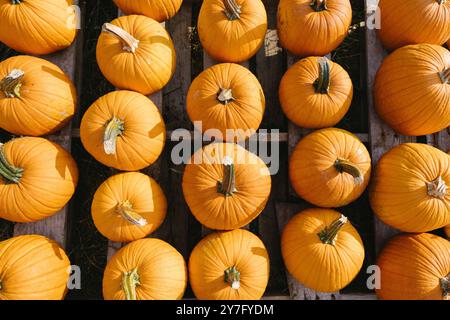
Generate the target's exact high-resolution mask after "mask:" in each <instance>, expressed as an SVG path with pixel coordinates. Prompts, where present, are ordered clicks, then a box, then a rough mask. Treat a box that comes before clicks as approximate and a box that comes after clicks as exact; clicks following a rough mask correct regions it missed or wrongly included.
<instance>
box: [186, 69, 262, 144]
mask: <svg viewBox="0 0 450 320" xmlns="http://www.w3.org/2000/svg"><path fill="white" fill-rule="evenodd" d="M265 103H266V102H265V98H264V92H263V90H262V88H261V85H260V84H259V81H258V79H256V77H255V76H254V75H253V73H251V71H249V70H248V69H246V68H244V67H242V66H240V65H238V64H233V63H223V64H216V65H214V66H212V67H210V68H208V69H206V70H205V71H203V72H202V73H201V74H200V75H199V76H198V77H197V78H196V79H195V80H194V81H193V82H192V84H191V87H190V88H189V92H188V96H187V101H186V108H187V112H188V115H189V118H190V119H191V121H192V122H194V124H195V122H197V121H200V122H201V130H202V131H203V132H204V133H205V134H207V135H208V132H210V133H212V135H215V134H217V130H218V131H220V133H221V137H217V138H218V139H219V140H226V141H231V142H233V141H236V140H237V141H242V140H245V139H247V138H248V137H250V136H251V135H253V134H254V133H255V132H256V130H258V127H259V125H260V124H261V121H262V118H263V116H264V109H265ZM227 130H232V131H230V132H229V134H228V133H227ZM213 132H214V133H213ZM209 135H211V134H209Z"/></svg>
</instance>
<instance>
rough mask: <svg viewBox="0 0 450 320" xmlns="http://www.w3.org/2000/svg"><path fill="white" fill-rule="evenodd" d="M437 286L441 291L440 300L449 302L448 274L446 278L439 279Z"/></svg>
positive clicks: (449, 285)
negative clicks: (438, 285)
mask: <svg viewBox="0 0 450 320" xmlns="http://www.w3.org/2000/svg"><path fill="white" fill-rule="evenodd" d="M439 284H440V286H441V289H442V298H443V299H444V300H450V273H449V274H448V275H447V276H446V277H443V278H441V279H439Z"/></svg>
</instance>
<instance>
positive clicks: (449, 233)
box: [444, 224, 450, 238]
mask: <svg viewBox="0 0 450 320" xmlns="http://www.w3.org/2000/svg"><path fill="white" fill-rule="evenodd" d="M444 231H445V234H446V235H447V237H449V238H450V224H449V225H448V226H446V227H445V228H444Z"/></svg>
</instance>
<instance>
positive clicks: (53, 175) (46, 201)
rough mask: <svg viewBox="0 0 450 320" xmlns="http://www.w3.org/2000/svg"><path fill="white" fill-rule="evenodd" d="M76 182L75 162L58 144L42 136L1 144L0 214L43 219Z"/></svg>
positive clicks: (64, 199)
mask: <svg viewBox="0 0 450 320" xmlns="http://www.w3.org/2000/svg"><path fill="white" fill-rule="evenodd" d="M77 182H78V169H77V165H76V163H75V161H74V159H73V158H72V156H71V155H70V153H68V152H67V151H66V150H64V149H63V148H62V147H61V146H60V145H58V144H56V143H53V142H50V141H48V140H46V139H43V138H31V137H26V138H18V139H14V140H11V141H9V142H7V143H5V144H0V218H2V219H6V220H9V221H14V222H33V221H38V220H42V219H44V218H47V217H49V216H52V215H53V214H55V213H57V212H58V211H59V210H61V209H62V208H63V207H64V206H65V205H66V204H67V202H69V200H70V198H71V197H72V195H73V193H74V192H75V187H76V185H77Z"/></svg>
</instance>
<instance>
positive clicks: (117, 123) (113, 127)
mask: <svg viewBox="0 0 450 320" xmlns="http://www.w3.org/2000/svg"><path fill="white" fill-rule="evenodd" d="M124 130H125V128H124V122H123V121H122V120H120V119H117V118H116V117H114V118H112V120H111V121H109V122H108V124H107V125H106V129H105V133H104V136H103V149H104V150H105V153H106V154H116V144H117V137H118V136H120V135H121V134H122V133H123V131H124Z"/></svg>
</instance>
